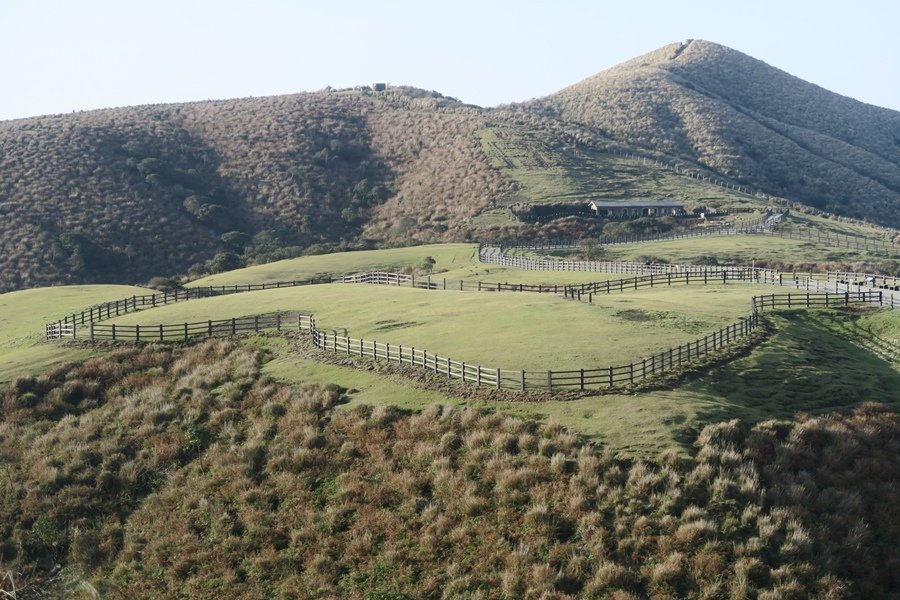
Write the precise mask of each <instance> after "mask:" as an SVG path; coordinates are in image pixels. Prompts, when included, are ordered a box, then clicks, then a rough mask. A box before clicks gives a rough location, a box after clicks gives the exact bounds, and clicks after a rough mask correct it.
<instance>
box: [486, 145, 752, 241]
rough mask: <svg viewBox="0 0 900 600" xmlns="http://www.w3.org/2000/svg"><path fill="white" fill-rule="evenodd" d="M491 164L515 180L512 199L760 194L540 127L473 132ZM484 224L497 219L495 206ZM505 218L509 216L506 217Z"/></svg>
mask: <svg viewBox="0 0 900 600" xmlns="http://www.w3.org/2000/svg"><path fill="white" fill-rule="evenodd" d="M476 136H477V137H478V139H479V140H480V142H481V146H482V149H483V150H484V152H485V154H486V155H487V156H488V157H489V159H490V161H491V164H492V166H493V167H494V168H497V169H499V170H500V171H501V172H502V173H503V174H504V175H506V176H507V177H509V178H510V179H512V180H514V181H515V182H516V183H517V184H518V186H517V187H518V189H517V191H516V195H515V196H514V197H510V199H509V200H510V201H520V200H526V201H529V202H538V203H540V202H563V201H571V202H575V201H580V200H589V199H591V198H597V197H607V198H663V197H672V198H679V199H682V200H685V201H686V202H688V203H693V204H696V205H698V206H702V205H705V204H708V203H715V204H719V205H742V206H744V205H748V206H762V203H761V201H760V200H759V199H757V198H755V197H753V196H748V195H746V194H743V193H738V192H735V191H732V190H727V189H724V188H722V187H719V186H717V185H714V184H711V183H709V182H703V181H698V180H696V179H692V178H690V177H685V176H682V175H678V174H676V173H674V172H672V171H668V170H665V169H663V168H660V167H657V166H654V165H653V164H652V163H646V162H643V161H640V160H637V159H634V158H625V157H622V156H618V155H613V154H604V153H602V152H599V151H593V150H590V149H587V148H584V147H580V148H578V149H575V148H574V147H560V146H558V145H556V144H549V143H547V141H546V139H545V136H546V134H545V133H544V132H541V131H526V130H521V129H519V130H513V129H510V128H507V127H488V128H485V129H481V130H479V131H477V132H476ZM484 219H485V224H489V223H494V222H497V221H499V220H501V214H500V213H499V212H498V211H496V210H494V211H490V212H487V213H485V217H484ZM505 220H506V221H507V222H508V221H509V218H508V217H506V219H505Z"/></svg>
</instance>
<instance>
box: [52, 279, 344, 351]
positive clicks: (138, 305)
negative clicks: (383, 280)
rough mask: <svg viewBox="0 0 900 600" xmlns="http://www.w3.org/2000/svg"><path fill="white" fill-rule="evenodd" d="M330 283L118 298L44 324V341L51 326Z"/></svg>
mask: <svg viewBox="0 0 900 600" xmlns="http://www.w3.org/2000/svg"><path fill="white" fill-rule="evenodd" d="M332 281H334V279H332V278H330V277H316V278H312V279H300V280H293V281H271V282H266V283H243V284H233V285H211V286H204V287H193V288H182V289H176V290H173V291H171V292H159V293H156V294H144V295H141V296H129V297H128V298H120V299H119V300H111V301H109V302H104V303H102V304H95V305H93V306H90V307H88V308H85V309H84V310H82V311H80V312H76V313H72V314H70V315H66V316H65V317H63V318H62V319H60V320H59V321H56V322H55V323H49V324H47V339H48V340H49V339H56V338H51V337H50V331H51V330H50V325H60V326H70V325H75V326H82V327H83V326H86V325H89V324H90V323H96V322H98V321H105V320H107V319H112V318H114V317H118V316H120V315H125V314H128V313H132V312H135V311H139V310H146V309H150V308H156V307H158V306H165V305H166V304H173V303H175V302H186V301H188V300H196V299H200V298H212V297H216V296H227V295H231V294H241V293H246V292H256V291H260V290H270V289H278V288H289V287H296V286H306V285H316V284H320V283H331V282H332Z"/></svg>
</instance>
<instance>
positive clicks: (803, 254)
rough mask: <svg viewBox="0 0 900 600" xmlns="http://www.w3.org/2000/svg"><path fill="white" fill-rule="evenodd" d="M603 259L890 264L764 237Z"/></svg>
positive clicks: (620, 249)
mask: <svg viewBox="0 0 900 600" xmlns="http://www.w3.org/2000/svg"><path fill="white" fill-rule="evenodd" d="M575 252H578V249H571V250H554V251H547V252H542V253H536V252H531V251H528V252H525V251H521V252H520V253H521V254H523V255H525V254H527V255H529V256H533V257H540V256H541V255H545V256H546V255H550V256H567V255H569V254H572V253H575ZM603 259H604V260H614V261H638V262H643V261H646V260H656V261H666V262H669V263H673V264H679V263H684V264H692V263H704V262H710V261H711V260H712V259H715V261H717V262H718V263H719V264H730V265H752V264H753V263H754V262H757V261H778V262H789V263H793V264H798V263H807V264H815V263H834V262H844V263H856V262H875V263H878V262H881V261H885V260H889V259H888V258H887V257H885V256H884V255H879V254H873V253H870V252H866V251H863V250H854V249H850V248H840V247H835V246H830V245H828V244H827V243H825V242H822V243H819V242H816V241H806V240H796V239H795V240H792V239H789V238H781V237H777V236H772V235H764V234H753V235H729V236H705V237H696V238H688V239H683V240H664V241H658V242H640V243H635V244H616V245H611V246H604V254H603ZM895 259H896V257H895Z"/></svg>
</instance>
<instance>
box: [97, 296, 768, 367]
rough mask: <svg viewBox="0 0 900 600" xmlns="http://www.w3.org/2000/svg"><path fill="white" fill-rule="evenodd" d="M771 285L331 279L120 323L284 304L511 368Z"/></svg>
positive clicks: (587, 362) (568, 358) (719, 305)
mask: <svg viewBox="0 0 900 600" xmlns="http://www.w3.org/2000/svg"><path fill="white" fill-rule="evenodd" d="M770 291H771V288H769V287H766V286H748V285H744V284H729V285H727V286H693V287H692V286H677V287H671V288H653V289H644V290H640V291H638V292H630V293H627V294H611V295H609V296H606V295H603V296H600V295H596V296H594V303H593V304H587V303H578V302H571V301H565V300H563V299H561V298H560V297H559V296H557V295H553V294H545V295H541V294H526V293H516V292H504V293H487V292H482V293H478V292H458V291H447V292H444V291H426V290H419V289H411V288H405V287H391V286H371V285H361V284H323V285H316V286H304V287H299V288H282V289H273V290H264V291H259V292H251V293H245V294H238V295H236V296H221V297H216V298H205V299H201V300H191V301H189V302H185V303H179V304H170V305H168V306H164V307H160V308H156V309H154V310H152V311H143V312H138V313H131V314H129V315H125V316H122V317H119V318H116V319H113V320H111V321H110V322H112V323H117V324H123V325H130V324H142V325H143V324H156V323H184V322H188V323H190V322H198V321H205V320H207V319H213V320H216V319H224V318H229V317H239V316H245V315H253V314H264V313H270V312H276V311H300V312H305V313H310V314H313V315H315V317H316V323H317V326H318V327H319V328H320V329H325V330H337V332H338V335H344V331H345V330H346V332H347V333H346V334H347V335H349V336H351V337H356V338H360V337H361V338H365V339H367V340H373V339H374V340H378V341H382V342H391V343H394V344H402V345H404V346H414V347H417V348H426V349H428V350H429V351H431V352H435V353H437V354H439V355H441V356H449V357H451V358H454V359H456V360H462V361H465V362H467V363H477V364H481V365H484V366H486V367H491V368H496V367H500V368H503V369H525V370H539V371H546V370H548V369H554V370H558V369H570V368H574V369H577V368H592V367H605V366H608V365H611V364H614V365H620V364H628V363H629V362H632V361H633V360H636V359H639V358H641V357H643V356H647V355H649V354H652V353H653V352H657V351H659V350H663V349H665V348H668V347H670V346H674V345H678V344H682V343H684V342H686V341H689V340H692V339H694V338H696V337H697V336H699V335H703V334H706V333H709V332H712V331H714V330H717V329H719V328H720V327H722V326H724V325H726V324H730V323H732V322H734V321H736V320H737V319H738V318H740V317H742V316H746V315H747V314H749V312H750V297H751V296H753V295H754V294H759V293H765V292H770Z"/></svg>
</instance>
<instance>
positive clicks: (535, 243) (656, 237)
mask: <svg viewBox="0 0 900 600" xmlns="http://www.w3.org/2000/svg"><path fill="white" fill-rule="evenodd" d="M788 214H789V213H788V211H785V212H784V213H781V214H777V215H774V216H769V217H761V218H760V219H758V220H756V221H752V222H749V223H742V224H737V225H726V226H721V227H704V228H696V229H691V230H689V231H681V232H675V233H657V234H639V235H627V236H616V237H603V236H601V237H600V238H598V239H597V242H598V243H599V244H600V245H602V246H614V245H623V244H639V243H649V242H664V241H672V240H683V239H690V238H697V237H706V236H729V235H750V234H761V235H771V236H774V237H780V238H787V239H792V240H803V241H808V242H817V243H825V244H829V245H832V246H839V247H841V248H848V249H852V250H865V251H868V252H873V253H878V254H888V255H898V254H900V245H897V244H895V243H893V242H891V241H889V240H873V239H871V238H864V237H857V236H852V235H846V234H840V233H833V232H828V231H824V232H823V231H821V230H819V229H812V228H808V227H804V228H778V227H777V225H779V224H780V223H782V222H783V220H784V219H785V217H787V215H788ZM483 245H485V246H496V247H499V248H501V250H553V249H574V248H577V247H578V241H577V240H574V239H571V238H556V239H548V240H532V241H509V240H505V241H499V242H496V243H491V242H485V243H483Z"/></svg>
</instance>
